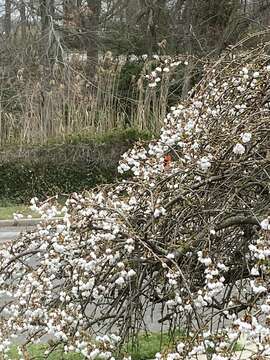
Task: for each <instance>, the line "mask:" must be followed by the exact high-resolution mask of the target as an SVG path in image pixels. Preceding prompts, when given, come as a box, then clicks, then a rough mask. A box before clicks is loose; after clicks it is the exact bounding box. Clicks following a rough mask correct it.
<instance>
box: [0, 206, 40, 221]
mask: <svg viewBox="0 0 270 360" xmlns="http://www.w3.org/2000/svg"><path fill="white" fill-rule="evenodd" d="M13 213H17V214H22V215H24V217H25V218H27V216H28V215H31V216H32V217H39V215H38V214H37V213H35V212H33V211H31V210H30V208H29V206H26V205H8V206H0V220H12V219H13Z"/></svg>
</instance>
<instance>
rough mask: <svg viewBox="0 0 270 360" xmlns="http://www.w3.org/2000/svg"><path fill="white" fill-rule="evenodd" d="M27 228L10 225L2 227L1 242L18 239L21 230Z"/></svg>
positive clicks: (0, 230)
mask: <svg viewBox="0 0 270 360" xmlns="http://www.w3.org/2000/svg"><path fill="white" fill-rule="evenodd" d="M24 230H26V227H25V226H10V227H1V228H0V243H1V242H5V241H10V240H14V239H16V237H17V236H18V235H19V234H20V232H22V231H24Z"/></svg>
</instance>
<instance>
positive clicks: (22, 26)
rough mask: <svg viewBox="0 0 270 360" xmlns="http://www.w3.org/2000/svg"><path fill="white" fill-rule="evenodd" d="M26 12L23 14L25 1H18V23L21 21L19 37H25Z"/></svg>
mask: <svg viewBox="0 0 270 360" xmlns="http://www.w3.org/2000/svg"><path fill="white" fill-rule="evenodd" d="M26 22H27V21H26V14H25V3H24V1H23V0H21V3H20V23H21V38H22V39H25V38H26V25H27V24H26Z"/></svg>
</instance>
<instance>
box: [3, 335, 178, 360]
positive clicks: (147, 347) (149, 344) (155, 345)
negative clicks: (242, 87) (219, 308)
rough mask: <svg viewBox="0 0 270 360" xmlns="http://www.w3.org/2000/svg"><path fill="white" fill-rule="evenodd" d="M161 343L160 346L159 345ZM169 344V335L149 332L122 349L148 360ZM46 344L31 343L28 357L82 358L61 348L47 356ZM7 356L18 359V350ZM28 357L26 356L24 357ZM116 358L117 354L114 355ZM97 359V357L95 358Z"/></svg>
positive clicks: (136, 358)
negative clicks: (64, 351) (137, 342)
mask: <svg viewBox="0 0 270 360" xmlns="http://www.w3.org/2000/svg"><path fill="white" fill-rule="evenodd" d="M180 336H181V333H180V332H179V335H178V334H176V337H177V338H179V337H180ZM161 344H162V346H161ZM169 344H170V338H169V335H168V334H166V333H164V334H163V335H161V334H160V333H149V335H141V336H140V337H139V345H138V347H136V346H135V345H134V346H132V344H130V343H129V344H128V345H127V346H125V347H124V349H123V351H124V352H125V353H128V354H129V355H131V358H132V360H148V359H153V358H155V354H156V353H157V352H159V351H160V350H161V348H164V347H166V346H167V345H169ZM46 349H47V346H46V345H31V346H29V347H28V348H27V352H28V355H29V359H33V360H34V359H35V360H42V359H48V360H83V359H84V358H83V357H82V356H81V355H79V354H76V353H70V354H68V355H65V354H64V353H63V352H62V351H61V350H58V351H55V352H54V353H51V354H50V355H49V356H48V355H46ZM9 358H10V359H12V360H19V356H18V352H17V350H16V349H15V348H13V349H12V350H11V351H10V352H9ZM25 358H26V359H28V357H25ZM115 358H116V359H117V356H115ZM0 359H1V357H0ZM97 360H98V359H97Z"/></svg>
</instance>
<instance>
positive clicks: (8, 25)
mask: <svg viewBox="0 0 270 360" xmlns="http://www.w3.org/2000/svg"><path fill="white" fill-rule="evenodd" d="M4 31H5V35H6V36H7V37H8V36H9V35H10V32H11V0H5V20H4Z"/></svg>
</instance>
